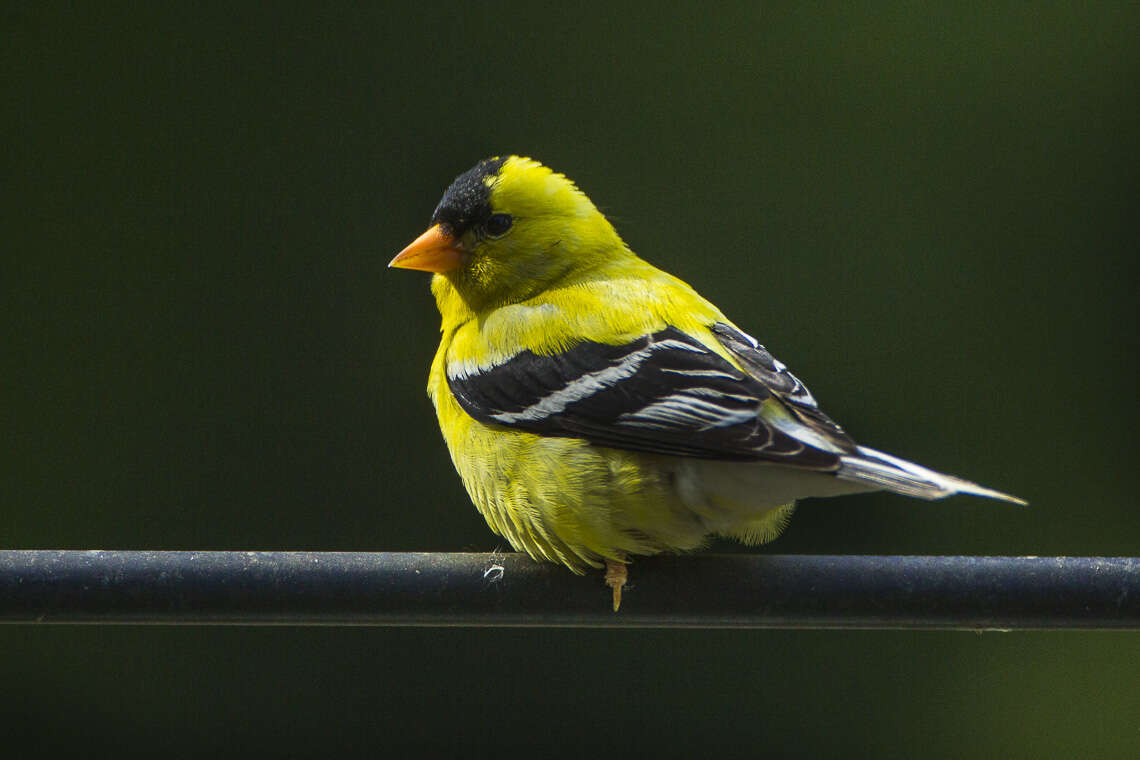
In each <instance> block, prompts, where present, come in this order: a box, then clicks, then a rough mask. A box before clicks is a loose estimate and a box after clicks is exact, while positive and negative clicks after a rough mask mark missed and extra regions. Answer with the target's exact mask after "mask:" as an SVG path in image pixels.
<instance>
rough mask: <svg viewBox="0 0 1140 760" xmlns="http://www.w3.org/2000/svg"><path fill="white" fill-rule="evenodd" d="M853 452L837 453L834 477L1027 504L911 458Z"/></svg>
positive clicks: (921, 493)
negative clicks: (919, 463) (929, 468)
mask: <svg viewBox="0 0 1140 760" xmlns="http://www.w3.org/2000/svg"><path fill="white" fill-rule="evenodd" d="M855 451H856V453H854V454H845V455H843V456H841V457H840V459H839V462H840V465H839V472H837V473H835V475H836V477H838V478H841V479H843V480H849V481H852V482H854V483H864V484H867V485H871V486H873V487H876V488H884V489H886V490H888V491H894V492H895V493H901V494H903V495H905V496H914V497H917V498H919V499H928V500H930V499H943V498H945V497H947V496H953V495H954V494H957V493H968V494H973V495H974V496H984V497H986V498H988V499H1000V500H1001V501H1008V502H1012V503H1014V504H1022V505H1024V504H1028V503H1029V502H1027V501H1025V500H1024V499H1019V498H1017V497H1016V496H1010V495H1009V494H1007V493H1002V492H1001V491H994V490H993V489H990V488H984V487H982V486H980V485H978V484H977V483H971V482H970V481H968V480H962V479H961V478H956V477H954V476H953V475H945V474H943V473H941V472H935V471H934V470H928V469H926V468H925V467H921V466H919V465H917V464H915V463H914V462H908V461H906V460H905V459H899V458H898V457H893V456H891V455H890V454H884V453H883V452H881V451H875V450H874V449H869V448H867V447H866V446H859V447H857V448H856V450H855Z"/></svg>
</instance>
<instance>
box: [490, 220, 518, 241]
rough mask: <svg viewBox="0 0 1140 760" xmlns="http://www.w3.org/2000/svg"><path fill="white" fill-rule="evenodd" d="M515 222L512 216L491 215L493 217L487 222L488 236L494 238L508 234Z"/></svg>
mask: <svg viewBox="0 0 1140 760" xmlns="http://www.w3.org/2000/svg"><path fill="white" fill-rule="evenodd" d="M513 221H514V220H513V219H511V215H510V214H491V217H490V218H489V219H488V220H487V234H488V235H491V236H492V237H498V236H499V235H503V234H506V231H507V230H509V229H510V228H511V223H512V222H513Z"/></svg>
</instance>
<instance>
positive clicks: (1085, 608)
mask: <svg viewBox="0 0 1140 760" xmlns="http://www.w3.org/2000/svg"><path fill="white" fill-rule="evenodd" d="M601 578H602V574H601V572H598V573H592V574H588V575H586V576H576V575H573V574H572V573H570V572H569V571H567V570H566V569H565V568H562V567H558V566H554V565H546V564H539V563H536V562H533V561H532V560H530V559H529V558H527V557H525V556H523V555H519V554H514V553H508V554H427V553H390V552H378V553H364V552H361V553H356V552H211V551H201V552H198V551H53V550H37V551H0V622H6V623H72V624H75V623H81V624H140V623H150V624H156V623H157V624H174V625H215V624H236V625H374V626H396V625H414V626H556V627H597V628H620V627H655V628H681V627H683V628H723V627H730V628H926V629H970V630H994V629H999V630H1008V629H1049V628H1072V629H1094V628H1099V629H1105V628H1109V629H1131V630H1140V558H1138V557H927V556H815V555H744V554H736V555H716V554H711V555H710V554H696V555H691V556H661V557H653V558H644V559H638V561H637V562H635V563H634V564H633V565H631V566H630V580H629V585H627V586H626V588H625V592H624V600H623V602H622V608H621V610H620V611H619V612H617V613H614V612H613V611H612V610H611V605H610V591H609V589H608V588H606V587H605V586H604V585H603V584H602V580H601Z"/></svg>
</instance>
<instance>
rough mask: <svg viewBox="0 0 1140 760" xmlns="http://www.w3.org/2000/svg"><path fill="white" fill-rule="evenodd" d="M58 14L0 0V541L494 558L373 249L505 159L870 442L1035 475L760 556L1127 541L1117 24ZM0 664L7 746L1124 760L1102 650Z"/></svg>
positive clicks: (171, 643) (1124, 721)
mask: <svg viewBox="0 0 1140 760" xmlns="http://www.w3.org/2000/svg"><path fill="white" fill-rule="evenodd" d="M91 5H98V6H99V7H100V8H101V9H100V10H98V11H91V10H84V9H83V8H70V7H68V6H67V5H60V6H54V9H48V10H45V9H44V8H43V7H41V6H40V5H39V4H9V5H6V9H5V11H4V28H5V32H4V40H5V41H4V44H3V45H2V46H0V48H2V49H0V57H2V62H3V66H2V70H3V77H4V103H5V106H4V109H3V129H4V143H5V145H6V150H5V167H4V176H5V177H6V181H5V183H4V184H5V186H6V187H7V189H8V191H9V192H8V193H6V195H7V196H8V201H6V202H5V212H4V218H5V221H4V224H5V228H6V230H7V232H6V233H5V235H4V246H3V247H4V249H5V252H4V255H3V265H2V266H3V270H2V284H0V292H2V298H3V302H2V303H3V320H2V329H3V338H2V340H3V352H4V359H3V373H2V377H3V386H2V387H3V389H4V399H3V405H2V408H0V414H2V418H3V423H2V424H3V429H4V434H3V444H2V449H0V489H2V490H0V494H2V499H3V505H2V510H3V511H2V514H0V546H2V547H5V548H92V547H98V548H124V549H132V548H166V549H206V548H209V549H322V550H326V549H327V550H433V551H456V550H479V551H483V550H491V549H493V548H496V547H499V546H502V542H501V541H500V540H499V539H497V538H496V537H494V536H493V535H492V534H491V533H490V532H489V531H488V529H487V528H486V527H485V525H484V524H483V522H482V520H481V518H480V517H479V516H478V514H477V513H476V512H475V510H474V508H473V507H472V506H471V505H470V503H469V501H468V499H467V497H466V495H465V494H464V492H463V491H462V488H461V486H460V484H459V481H458V478H457V477H456V476H455V475H454V473H453V471H452V468H451V464H450V461H449V459H448V456H447V454H446V452H445V450H444V447H443V444H442V441H441V439H440V436H439V433H438V431H437V428H436V425H435V420H434V416H433V414H432V411H431V407H430V404H429V402H428V401H427V398H426V397H425V395H424V385H425V381H426V373H427V368H428V363H429V361H430V359H431V356H432V354H433V352H434V350H435V342H436V337H437V327H438V321H437V315H436V313H435V309H434V305H433V303H432V301H431V299H430V296H429V294H428V292H427V284H428V283H427V277H426V276H424V275H421V274H417V273H408V272H395V271H387V270H386V269H385V265H386V264H387V262H388V260H389V259H390V258H391V257H392V255H393V254H394V253H395V252H396V251H398V250H399V249H400V248H401V247H402V246H403V245H404V244H405V243H406V242H408V241H409V240H411V239H412V238H413V237H414V236H415V235H417V234H418V233H419V232H420V231H421V230H422V229H423V228H424V227H425V225H426V223H427V220H428V217H429V215H430V213H431V211H432V209H433V208H434V205H435V203H436V201H437V200H438V197H439V195H440V194H441V193H442V191H443V189H444V188H445V187H446V186H447V184H448V183H449V182H450V181H451V179H452V178H453V177H454V176H455V175H456V174H458V173H460V172H461V171H463V170H465V169H467V168H468V167H469V166H470V165H471V164H473V163H474V162H475V161H476V160H478V159H479V158H482V157H484V156H487V155H491V154H495V153H501V152H518V153H523V154H529V155H533V156H534V157H536V158H538V159H540V160H542V161H543V162H545V163H547V164H549V165H551V166H553V167H554V168H556V169H558V170H560V171H563V172H565V173H567V174H568V175H569V176H570V177H572V178H574V179H575V180H577V181H578V183H579V184H580V186H581V187H582V188H583V189H584V190H585V191H586V192H587V193H589V194H590V196H591V197H592V198H593V199H594V201H595V202H596V203H597V204H598V205H599V206H600V207H601V208H602V209H603V210H604V211H605V212H606V213H607V214H609V215H610V217H611V219H613V220H614V221H615V223H616V224H617V226H618V228H619V229H620V230H621V231H622V233H623V234H624V236H625V238H626V240H627V241H628V242H629V243H630V245H631V246H632V247H633V249H634V250H636V251H638V252H639V253H641V254H642V255H643V256H644V257H646V258H648V259H649V260H651V261H653V262H654V263H656V264H658V265H660V266H662V267H664V268H665V269H668V270H670V271H672V272H674V273H676V274H678V275H680V276H681V277H683V278H684V279H686V280H687V281H689V282H690V283H692V284H693V285H694V286H695V287H697V288H698V289H699V290H700V291H701V292H702V293H703V294H705V295H706V296H708V297H709V298H711V299H712V300H713V301H715V302H716V303H718V304H719V305H720V306H721V307H722V308H723V310H724V311H725V312H726V313H727V314H729V316H730V317H731V318H732V319H734V320H735V321H736V322H737V323H738V324H740V325H741V326H742V327H744V328H745V329H747V330H749V331H750V332H752V333H753V334H755V335H756V336H757V337H758V338H760V339H761V341H762V342H764V343H766V344H767V345H768V346H769V348H771V349H772V350H773V351H774V352H775V353H776V354H777V355H778V356H779V357H781V358H782V359H783V360H784V361H785V362H786V363H788V364H789V365H790V366H791V367H792V368H793V369H794V370H795V371H796V372H797V374H799V376H800V377H801V378H802V379H804V380H805V381H806V382H807V383H808V385H809V386H810V387H811V388H812V390H813V391H814V393H815V395H816V396H817V397H818V398H820V399H821V400H822V403H823V405H824V408H825V409H826V410H827V411H828V412H829V413H831V414H832V416H834V417H835V418H837V419H838V420H839V421H840V422H842V423H843V424H844V425H845V426H846V427H847V428H848V429H849V430H850V431H851V432H852V433H853V434H854V435H856V436H857V437H858V438H859V439H860V440H862V441H864V442H866V443H869V444H871V445H874V446H877V447H880V448H883V449H886V450H888V451H891V452H894V453H897V454H901V455H905V456H907V457H909V458H913V459H915V460H917V461H919V462H922V463H924V464H927V465H930V466H933V467H936V468H940V469H944V470H946V471H949V472H954V473H958V474H961V475H963V476H967V477H970V478H973V479H976V480H978V481H980V482H982V483H984V484H987V485H990V486H993V487H997V488H1001V489H1005V490H1009V491H1011V492H1013V493H1016V494H1018V495H1021V496H1023V497H1026V498H1028V499H1030V500H1031V502H1032V505H1031V506H1030V507H1029V508H1026V509H1018V508H1015V507H1010V506H1007V505H1003V504H998V503H994V502H989V501H984V500H980V499H971V498H956V499H952V500H950V501H948V502H940V503H934V504H926V503H922V502H916V501H911V500H907V499H904V498H901V497H895V496H889V495H868V496H863V497H854V498H847V499H842V500H833V501H815V502H808V503H805V504H804V505H802V507H801V509H800V512H799V514H798V515H797V517H796V519H795V520H793V522H792V524H791V527H790V528H789V530H788V531H787V533H786V534H785V535H784V536H783V537H782V538H780V539H779V541H778V542H777V543H775V544H774V545H773V546H772V547H771V549H768V550H770V551H778V552H790V553H795V552H801V553H876V554H877V553H914V554H925V553H947V554H965V553H979V554H1039V555H1047V554H1105V555H1115V554H1128V555H1136V554H1140V511H1138V510H1137V509H1136V506H1135V497H1134V490H1135V487H1134V482H1135V479H1136V478H1135V468H1136V462H1137V454H1138V451H1137V445H1136V440H1137V439H1136V429H1137V422H1138V421H1140V420H1138V415H1137V413H1136V402H1135V396H1136V387H1137V379H1136V371H1137V359H1136V356H1137V349H1138V346H1137V343H1138V341H1137V337H1136V329H1135V328H1136V317H1137V314H1136V312H1137V309H1136V305H1135V300H1134V299H1135V292H1136V276H1135V268H1134V266H1133V259H1134V258H1135V255H1136V252H1137V235H1136V226H1135V222H1134V221H1133V217H1134V215H1135V213H1136V206H1137V199H1138V197H1140V165H1138V156H1140V150H1138V134H1140V129H1138V128H1140V120H1138V107H1137V106H1138V96H1137V92H1138V91H1140V76H1138V74H1140V55H1138V54H1137V40H1140V11H1138V10H1136V9H1135V7H1133V8H1132V9H1130V10H1127V11H1124V10H1120V9H1119V8H1118V6H1117V5H1116V4H1103V5H1097V4H1094V5H1093V6H1092V7H1081V8H1079V9H1078V8H1070V7H1069V5H1070V4H1065V3H1063V4H1031V5H1027V6H1025V7H1022V6H1021V4H1009V7H1004V6H1003V7H999V8H996V9H995V8H994V7H993V6H992V5H991V4H989V3H977V4H961V3H958V4H953V3H952V4H942V3H933V4H929V5H927V4H921V3H914V4H908V3H900V4H890V5H888V4H874V10H872V11H866V10H863V11H855V10H851V9H848V8H847V7H846V5H845V4H837V6H838V7H815V6H813V7H811V8H801V7H797V8H796V9H795V10H794V11H789V10H788V9H786V8H782V7H779V6H769V7H765V8H760V7H759V6H755V5H753V4H751V3H745V4H741V5H740V6H739V7H736V8H735V9H731V8H727V7H720V6H718V7H717V8H716V9H715V10H713V9H708V10H695V9H691V10H688V11H677V12H674V11H669V12H666V11H665V10H664V7H663V6H658V5H647V6H644V7H641V8H638V9H630V10H625V11H622V12H621V13H620V14H617V15H615V14H614V12H612V11H610V10H606V7H605V6H604V5H599V6H595V7H587V6H580V5H577V4H569V3H568V4H564V8H563V9H561V10H557V9H555V10H550V9H544V10H541V11H537V10H531V9H530V6H529V5H527V4H523V3H519V4H517V5H501V6H499V5H488V4H479V5H474V4H473V5H471V6H449V7H444V6H437V5H435V4H431V3H420V4H418V6H412V7H405V8H402V9H396V8H388V7H386V6H385V7H383V9H381V8H380V7H379V6H377V7H375V8H371V9H355V10H349V9H344V8H339V9H335V10H330V9H324V10H316V9H313V10H310V11H308V12H305V13H294V12H288V13H287V12H285V11H282V10H279V9H275V8H271V9H268V10H265V11H262V12H250V11H248V10H233V9H229V10H213V11H204V10H200V9H197V8H191V7H190V6H189V5H188V6H187V7H186V8H185V9H183V10H170V9H165V10H161V11H158V10H153V9H147V8H145V7H144V8H135V9H121V10H117V11H108V10H106V9H104V6H103V4H91ZM1074 5H1075V4H1074ZM1119 7H1120V8H1123V7H1124V4H1120V6H1119ZM718 548H722V549H725V550H728V549H731V548H732V547H718ZM634 572H635V573H636V567H635V568H634ZM604 593H605V591H604V589H602V588H601V587H600V586H599V599H600V603H602V602H601V600H602V599H603V598H604ZM710 593H715V589H710ZM627 604H630V605H636V604H637V597H636V594H632V593H631V594H629V595H628V596H627ZM0 668H2V669H3V672H2V673H0V683H2V684H3V688H2V690H0V694H2V696H0V736H5V737H6V738H5V740H4V742H5V744H6V745H8V746H12V744H13V742H14V739H13V737H16V738H17V739H18V738H20V737H24V738H27V739H30V740H32V741H33V742H36V743H37V744H38V745H39V746H40V747H43V748H52V747H55V748H63V747H69V748H76V747H82V748H84V749H85V750H94V749H106V748H117V749H118V750H125V751H128V752H129V751H135V750H138V751H141V750H143V749H157V750H160V751H166V752H175V753H179V752H187V753H199V752H206V751H210V752H216V751H222V752H224V753H225V754H228V755H237V754H239V753H240V754H242V755H244V756H249V755H257V754H261V753H289V754H308V753H314V754H315V753H321V752H325V751H328V752H329V753H330V754H331V753H333V752H335V753H336V754H346V753H347V754H353V753H355V752H362V753H363V752H369V753H371V752H375V751H378V750H379V749H381V748H383V747H385V746H390V745H396V744H401V743H412V744H418V745H420V746H430V745H440V746H452V747H465V748H467V749H468V750H479V749H481V748H486V749H488V750H490V749H495V750H497V751H500V752H502V751H509V750H510V749H512V748H515V747H528V748H533V749H534V750H535V751H537V752H539V753H541V754H540V756H542V755H547V754H551V753H553V754H559V753H560V752H561V751H564V750H567V749H569V748H571V747H576V746H579V745H580V746H583V747H585V748H588V749H591V750H593V751H594V752H595V753H603V755H602V756H609V755H610V754H612V753H614V752H617V751H626V752H628V751H635V750H658V751H660V752H663V753H664V754H666V755H668V754H673V753H676V754H689V753H693V752H698V751H700V752H709V753H713V752H715V753H716V754H717V755H718V756H731V755H737V754H738V755H756V754H759V753H762V752H763V751H764V750H766V749H771V750H774V753H775V754H777V755H780V754H793V753H795V754H801V753H802V754H804V755H815V756H820V755H828V754H843V755H844V756H847V757H884V756H911V757H914V756H922V757H967V756H978V757H998V756H1001V757H1018V756H1025V757H1028V756H1038V757H1040V756H1052V757H1062V756H1075V755H1082V756H1096V757H1133V756H1135V755H1134V753H1135V752H1137V751H1138V748H1140V638H1138V637H1137V636H1136V635H1135V634H1091V633H1087V634H1082V633H1065V634H1045V633H1032V634H1026V633H1011V634H996V633H990V634H985V635H982V636H978V635H974V634H968V633H902V632H894V633H871V632H846V633H843V632H765V631H755V632H728V631H712V632H709V631H686V632H644V631H623V632H583V631H511V630H505V631H494V630H462V629H456V630H384V629H328V630H323V629H174V628H102V629H100V628H46V627H10V628H3V629H0ZM475 754H479V752H478V751H476V752H475Z"/></svg>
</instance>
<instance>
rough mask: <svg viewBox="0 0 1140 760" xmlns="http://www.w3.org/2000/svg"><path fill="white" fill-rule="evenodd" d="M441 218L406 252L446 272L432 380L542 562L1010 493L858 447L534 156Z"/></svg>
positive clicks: (491, 486)
mask: <svg viewBox="0 0 1140 760" xmlns="http://www.w3.org/2000/svg"><path fill="white" fill-rule="evenodd" d="M433 222H434V225H433V226H432V228H431V229H429V231H428V232H427V233H425V234H424V235H423V236H421V237H420V238H419V239H418V240H417V241H415V242H414V243H413V244H412V245H410V246H408V248H407V249H405V250H404V251H403V252H401V253H400V254H399V255H398V256H397V257H396V258H395V259H394V260H393V262H392V265H393V266H399V267H406V268H412V269H423V270H427V271H432V272H436V274H435V276H434V277H433V280H432V292H433V293H434V295H435V298H436V303H437V305H438V307H439V311H440V314H441V316H442V326H441V330H442V339H441V341H440V346H439V350H438V352H437V353H436V356H435V360H434V361H433V363H432V367H431V373H430V376H429V380H428V394H429V395H430V396H431V399H432V402H433V403H434V404H435V408H436V412H437V414H438V417H439V424H440V428H441V430H442V432H443V436H444V439H445V441H446V442H447V446H448V449H449V450H450V452H451V456H452V460H453V461H454V463H455V467H456V469H457V470H458V472H459V475H460V477H461V478H462V480H463V483H464V485H465V486H466V488H467V491H468V493H469V494H470V495H471V498H472V500H473V501H474V503H475V505H476V506H477V507H478V509H479V511H480V512H481V513H482V514H483V516H484V517H485V518H486V520H487V522H488V524H489V525H490V526H491V528H492V529H493V530H495V532H497V533H499V534H500V535H502V536H504V537H505V538H506V539H507V540H508V541H510V543H511V545H512V546H514V547H515V548H517V549H521V550H523V551H526V552H527V553H528V554H530V555H531V556H532V557H534V558H535V559H539V560H549V561H552V562H559V563H562V564H564V565H566V566H567V567H569V568H570V569H571V570H574V571H575V572H582V571H584V570H585V569H586V568H588V567H601V566H602V565H603V564H607V563H608V564H610V565H611V566H612V565H613V564H614V563H624V562H625V561H627V558H628V557H629V556H630V555H647V554H654V553H658V552H662V551H685V550H691V549H696V548H698V547H700V546H701V545H702V544H704V543H705V542H706V540H707V539H708V537H709V536H710V535H724V536H729V537H734V538H739V539H742V540H744V541H747V542H749V543H758V542H763V541H767V540H770V539H772V538H774V537H775V536H776V535H777V534H778V533H779V532H780V530H781V529H782V528H783V526H784V524H785V523H786V522H787V520H788V518H789V516H790V514H791V510H792V502H793V501H794V499H796V498H800V497H805V496H829V495H837V494H841V493H851V492H855V491H861V490H870V489H872V488H884V487H885V488H890V489H892V490H897V491H900V492H903V493H908V494H910V495H916V496H920V497H924V498H938V497H941V496H945V495H948V494H950V493H954V492H959V491H965V492H971V493H977V494H980V495H985V496H995V497H998V498H1002V497H1004V495H1003V494H998V493H997V492H992V491H989V490H988V489H983V488H981V487H979V486H975V485H973V484H970V483H968V482H967V481H962V480H959V479H957V478H953V477H952V476H944V475H940V474H939V473H933V472H931V471H929V470H925V469H924V468H920V467H918V466H917V465H912V464H910V463H907V462H903V461H902V460H897V459H894V458H892V457H889V456H888V455H884V454H881V453H879V452H874V451H873V450H870V449H865V448H863V447H858V446H856V444H854V442H853V441H851V440H850V439H849V438H848V437H847V436H846V434H845V433H844V432H843V431H842V430H841V429H840V428H839V427H838V426H837V425H835V424H834V423H833V422H831V421H830V420H829V419H827V417H826V416H825V415H823V413H822V412H821V411H819V410H818V407H816V405H815V401H814V399H812V398H811V396H810V394H809V393H807V390H806V388H803V387H802V385H801V384H799V382H798V381H796V380H795V378H794V377H793V376H791V375H790V373H787V372H786V369H785V368H784V367H783V365H781V364H780V363H779V362H778V361H775V360H774V359H772V357H771V356H770V355H769V354H767V352H766V351H764V349H763V347H762V346H759V345H758V344H756V343H755V341H753V340H752V339H751V338H749V337H748V336H747V335H744V334H743V333H741V332H739V330H738V328H736V327H735V326H734V325H732V323H731V322H729V320H728V319H727V318H726V317H725V316H724V315H723V314H722V313H721V312H720V310H719V309H717V308H716V307H715V306H713V305H712V304H711V303H709V302H708V301H706V300H705V299H704V298H702V297H701V296H700V295H698V294H697V293H696V292H695V291H694V290H693V289H692V288H690V287H689V286H688V285H687V284H685V283H684V282H682V281H681V280H679V279H677V278H676V277H673V276H672V275H669V274H667V273H665V272H663V271H661V270H659V269H657V268H655V267H653V266H652V265H650V264H648V263H646V262H645V261H643V260H642V259H640V258H638V257H637V256H636V255H634V254H633V252H632V251H630V250H629V248H628V247H627V246H626V245H625V243H624V242H623V241H622V239H621V238H620V237H619V236H618V234H617V232H616V231H615V230H614V228H613V226H612V225H611V224H610V223H609V221H608V220H606V218H605V217H604V216H603V215H602V214H601V213H600V212H599V211H598V210H597V209H596V208H595V207H594V205H593V203H591V202H590V200H589V199H588V198H587V197H586V196H585V194H583V193H582V192H581V191H580V190H578V188H577V187H575V186H574V184H573V183H571V182H570V181H569V180H567V179H566V178H565V177H563V176H562V175H560V174H556V173H554V172H552V171H551V170H549V169H547V168H546V167H545V166H542V165H541V164H539V163H537V162H535V161H532V160H530V159H526V158H520V157H517V156H510V157H506V158H496V159H488V160H487V161H484V162H481V163H480V164H479V165H477V166H476V167H475V168H474V169H472V170H471V171H469V172H467V173H466V174H464V175H461V176H460V177H459V178H458V179H457V180H456V182H455V183H454V184H453V185H452V187H451V188H450V189H449V190H448V192H447V194H445V196H444V199H443V201H441V203H440V206H439V207H438V208H437V209H436V213H435V216H434V217H433ZM674 381H676V383H677V385H676V386H675V387H674V385H673V383H674ZM749 436H751V437H749ZM1005 498H1010V499H1012V497H1005ZM619 585H620V584H619ZM615 601H616V599H615Z"/></svg>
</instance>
